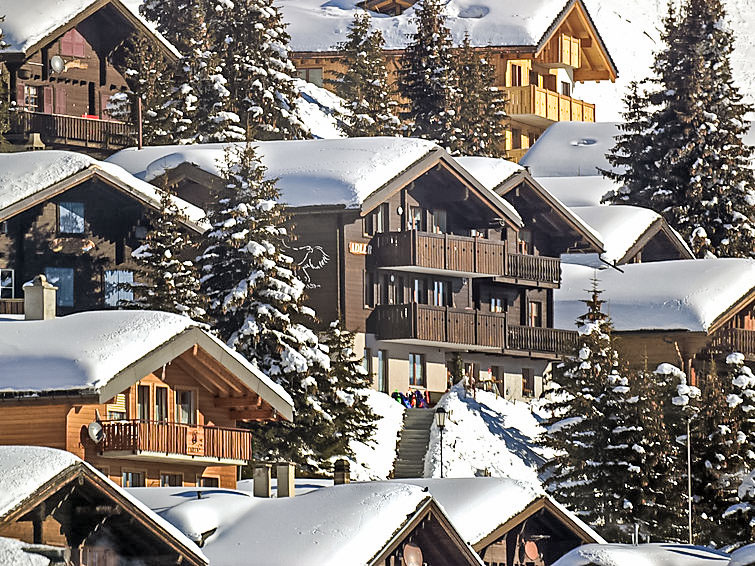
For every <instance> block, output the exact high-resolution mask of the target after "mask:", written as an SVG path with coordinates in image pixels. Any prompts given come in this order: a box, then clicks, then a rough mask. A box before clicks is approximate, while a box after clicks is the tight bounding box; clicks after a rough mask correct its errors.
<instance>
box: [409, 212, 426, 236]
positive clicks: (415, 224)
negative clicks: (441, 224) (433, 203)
mask: <svg viewBox="0 0 755 566" xmlns="http://www.w3.org/2000/svg"><path fill="white" fill-rule="evenodd" d="M408 228H409V230H418V231H420V232H424V231H425V230H427V228H426V225H425V210H424V209H423V208H422V207H421V206H410V207H409V226H408Z"/></svg>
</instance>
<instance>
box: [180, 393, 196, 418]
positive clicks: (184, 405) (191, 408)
mask: <svg viewBox="0 0 755 566" xmlns="http://www.w3.org/2000/svg"><path fill="white" fill-rule="evenodd" d="M196 407H197V403H196V399H195V393H194V391H193V390H191V389H179V390H178V391H176V421H178V422H179V423H181V424H188V425H193V424H197V415H196Z"/></svg>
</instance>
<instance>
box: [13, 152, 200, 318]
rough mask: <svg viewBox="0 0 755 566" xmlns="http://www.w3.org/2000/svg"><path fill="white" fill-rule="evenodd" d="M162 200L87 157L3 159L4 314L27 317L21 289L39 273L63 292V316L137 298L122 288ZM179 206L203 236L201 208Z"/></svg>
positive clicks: (60, 155) (142, 185)
mask: <svg viewBox="0 0 755 566" xmlns="http://www.w3.org/2000/svg"><path fill="white" fill-rule="evenodd" d="M159 202H160V195H159V193H158V191H157V190H156V189H155V187H154V186H153V185H150V184H148V183H145V182H144V181H140V180H139V179H136V178H135V177H133V176H132V175H130V174H128V173H127V172H126V171H124V170H123V169H121V168H119V167H117V166H115V165H112V164H109V163H103V162H99V161H96V160H94V159H92V158H90V157H88V156H86V155H82V154H78V153H72V152H64V151H43V152H19V153H7V154H0V314H14V313H16V314H20V313H22V312H23V310H22V309H23V298H22V296H23V295H22V288H21V286H22V284H23V282H25V281H29V280H30V279H32V278H33V277H34V276H35V275H37V274H38V273H44V274H45V275H46V276H47V279H48V280H50V281H52V282H54V283H55V285H57V287H58V294H57V307H58V314H66V313H71V312H79V311H82V310H91V309H101V308H108V307H111V308H115V307H117V306H118V304H119V301H121V300H128V299H130V298H133V297H132V293H131V292H130V291H128V290H127V289H124V288H123V287H122V285H121V284H122V283H127V282H133V281H134V272H135V269H136V265H135V263H134V260H133V258H132V257H131V252H132V251H133V250H134V249H136V248H137V247H139V246H140V245H141V244H142V243H143V241H144V238H145V236H146V234H147V231H148V230H149V228H150V224H149V212H150V211H152V210H154V209H157V208H159ZM176 202H177V204H178V206H179V207H180V208H182V209H183V210H184V211H185V214H186V217H185V219H184V226H185V228H186V230H187V231H188V232H191V233H195V234H196V233H201V232H203V231H204V230H205V228H206V227H205V225H204V224H203V223H202V220H201V219H202V217H203V216H204V213H203V211H202V210H200V209H198V208H197V207H195V206H192V205H190V204H189V203H187V202H184V201H181V200H180V199H178V200H177V201H176Z"/></svg>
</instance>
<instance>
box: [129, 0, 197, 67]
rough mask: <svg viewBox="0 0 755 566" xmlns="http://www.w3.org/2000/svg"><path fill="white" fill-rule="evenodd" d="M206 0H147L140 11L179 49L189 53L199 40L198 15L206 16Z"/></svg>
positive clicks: (182, 52)
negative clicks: (196, 25)
mask: <svg viewBox="0 0 755 566" xmlns="http://www.w3.org/2000/svg"><path fill="white" fill-rule="evenodd" d="M205 1H206V0H145V1H144V2H143V3H142V4H141V5H140V6H139V13H140V14H141V15H142V16H144V17H145V18H146V19H148V20H149V21H151V22H154V23H155V25H156V27H157V31H159V32H160V33H161V34H162V35H163V36H164V37H165V39H167V40H168V41H169V42H170V43H171V44H173V46H174V47H175V48H176V49H178V52H179V53H181V54H186V53H189V52H190V51H191V50H192V48H193V46H194V45H195V43H196V41H197V35H196V27H195V24H196V17H197V16H200V17H204V14H205V12H206V6H205Z"/></svg>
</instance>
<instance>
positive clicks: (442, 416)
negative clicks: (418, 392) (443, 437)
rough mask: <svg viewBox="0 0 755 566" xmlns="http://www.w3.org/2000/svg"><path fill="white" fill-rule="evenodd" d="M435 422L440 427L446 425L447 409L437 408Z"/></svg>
mask: <svg viewBox="0 0 755 566" xmlns="http://www.w3.org/2000/svg"><path fill="white" fill-rule="evenodd" d="M435 424H436V425H437V427H438V428H440V429H442V428H444V427H445V426H446V410H445V409H444V408H443V407H438V408H437V409H435Z"/></svg>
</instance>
